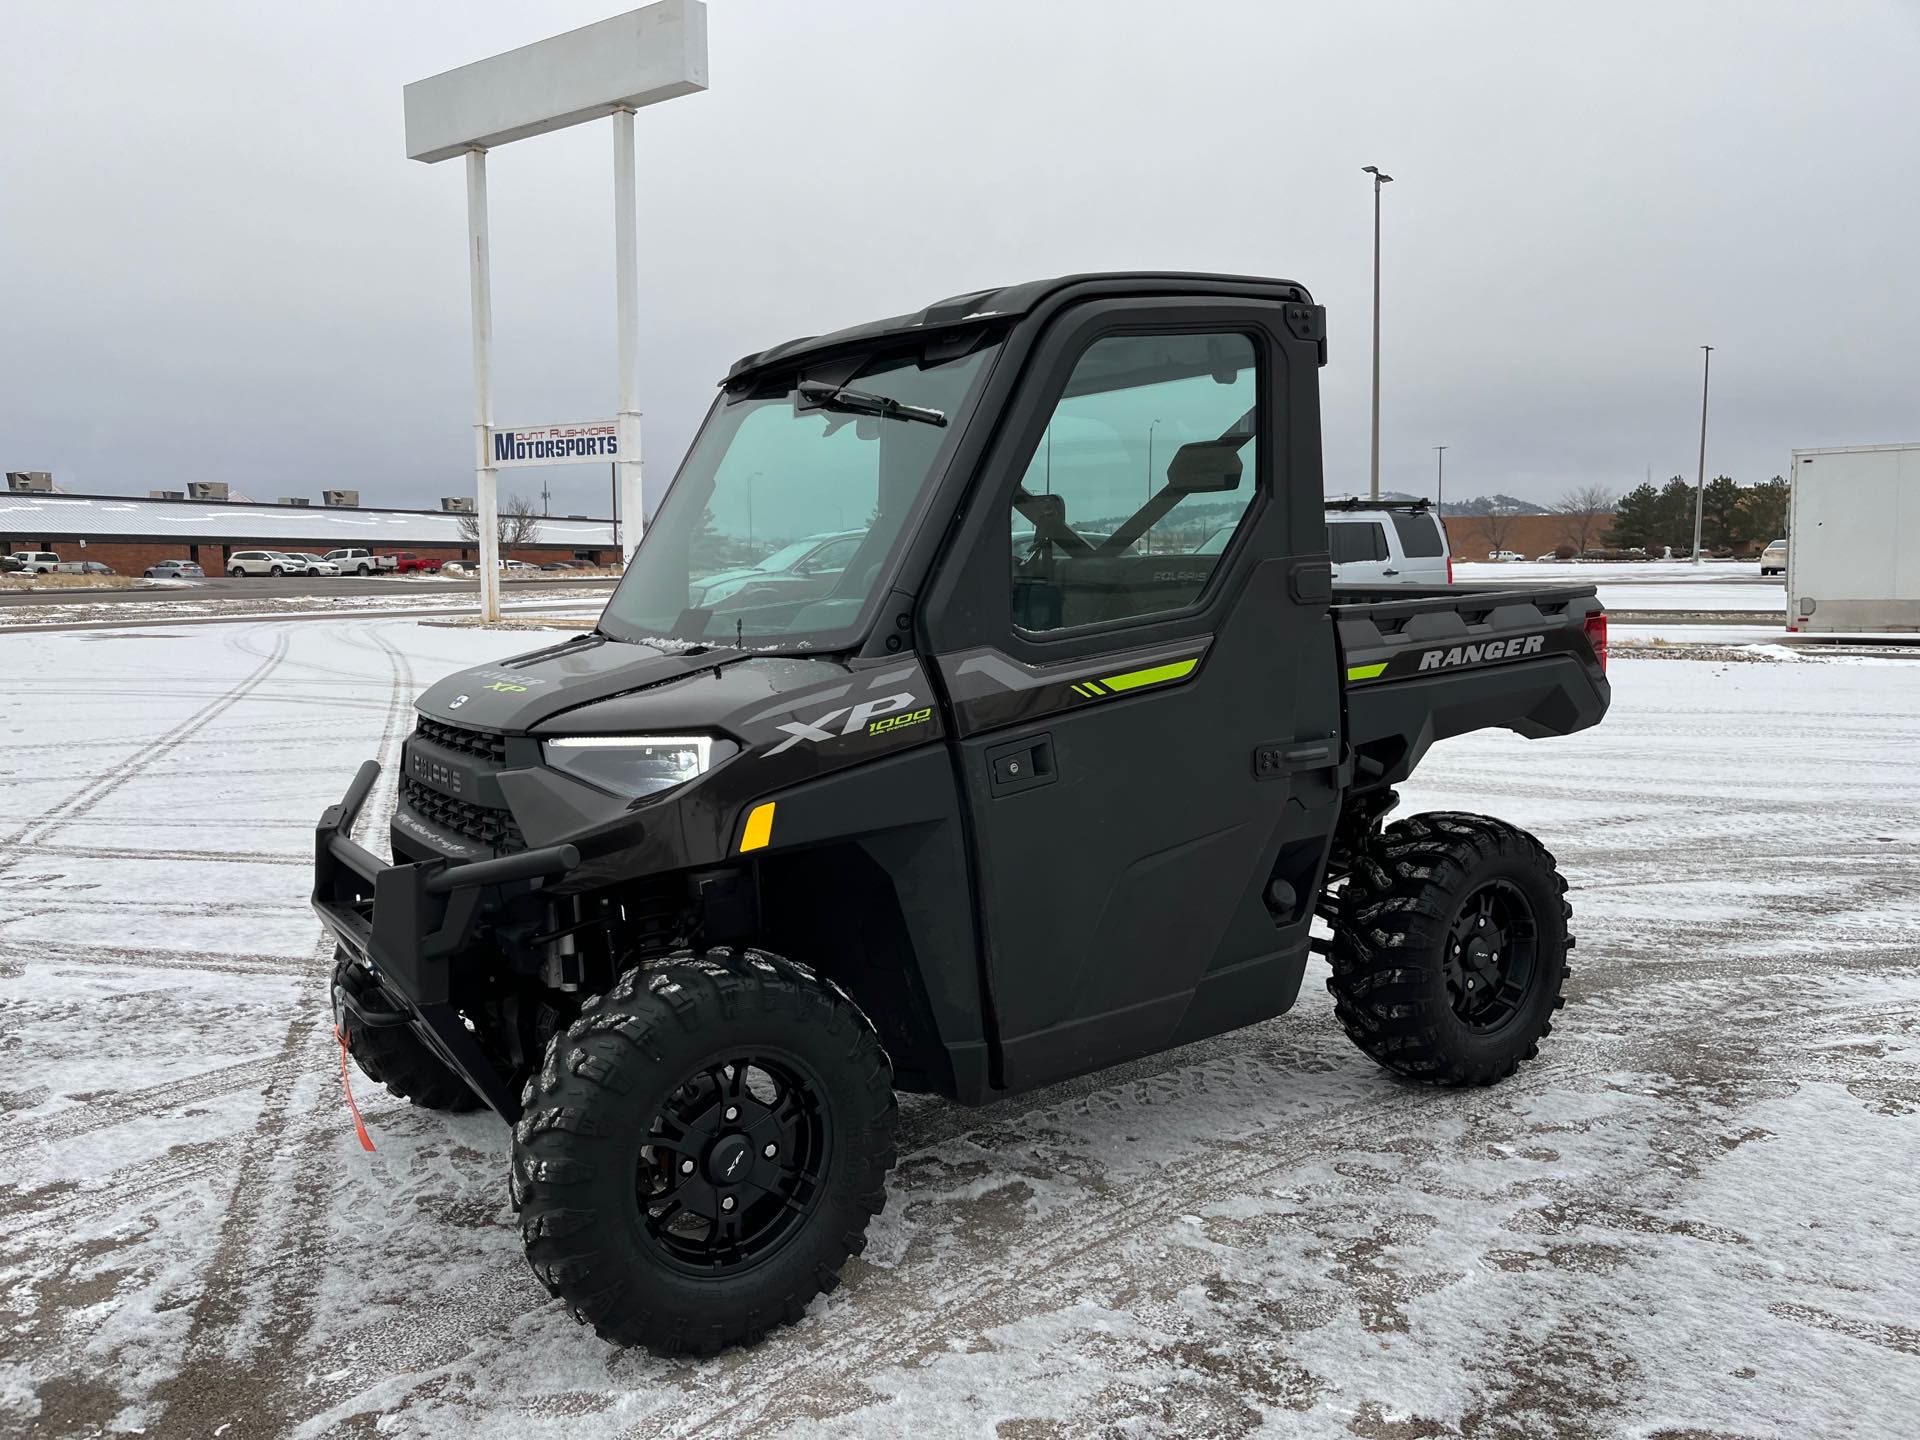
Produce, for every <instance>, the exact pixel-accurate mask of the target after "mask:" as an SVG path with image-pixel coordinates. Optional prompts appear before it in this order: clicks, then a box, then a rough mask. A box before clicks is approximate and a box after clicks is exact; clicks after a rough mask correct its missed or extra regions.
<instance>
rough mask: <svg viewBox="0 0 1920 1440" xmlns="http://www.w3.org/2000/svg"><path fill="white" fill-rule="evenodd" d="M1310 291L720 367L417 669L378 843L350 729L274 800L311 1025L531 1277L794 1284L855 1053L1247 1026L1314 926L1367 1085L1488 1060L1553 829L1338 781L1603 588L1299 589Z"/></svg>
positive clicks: (1011, 1089) (888, 1133)
mask: <svg viewBox="0 0 1920 1440" xmlns="http://www.w3.org/2000/svg"><path fill="white" fill-rule="evenodd" d="M1324 325H1325V318H1324V313H1323V311H1322V310H1321V308H1320V307H1319V306H1317V305H1315V304H1314V302H1313V300H1312V298H1311V297H1310V296H1309V295H1308V293H1307V291H1306V290H1305V289H1303V288H1302V287H1301V286H1299V285H1295V284H1291V283H1288V282H1286V281H1280V280H1262V279H1246V278H1236V277H1222V276H1205V275H1174V274H1120V275H1087V276H1075V277H1071V278H1068V279H1061V280H1050V281H1043V282H1038V283H1033V284H1025V285H1016V286H1012V287H1009V288H1006V289H1000V290H991V291H982V292H980V293H978V294H972V295H963V296H960V297H957V298H955V299H952V300H945V301H942V302H940V303H939V304H936V305H932V306H929V307H928V308H927V309H925V310H923V311H921V312H920V313H918V314H914V315H905V316H900V317H897V318H895V319H890V320H882V321H879V322H878V323H875V324H871V325H865V326H861V327H858V328H856V329H851V330H843V331H840V332H839V333H837V334H832V335H825V336H820V337H817V338H813V339H806V340H797V341H793V342H790V343H788V344H785V345H780V346H777V347H775V348H774V349H771V350H767V351H764V352H762V353H760V354H757V355H751V356H748V357H747V358H746V359H744V360H742V361H740V362H739V363H738V364H737V365H735V366H734V367H733V369H732V371H731V372H730V373H729V374H728V376H727V378H726V380H725V381H724V382H723V385H722V388H721V392H720V395H719V397H718V399H717V400H716V401H715V403H714V405H713V408H712V410H711V412H710V413H709V415H708V417H707V420H706V422H705V425H704V427H703V428H702V430H701V431H700V433H699V436H698V438H697V439H696V440H695V442H694V444H693V447H692V449H691V450H690V451H689V453H688V455H687V458H686V460H685V462H684V463H683V464H682V466H681V468H680V471H679V473H678V475H677V476H676V477H675V479H674V482H673V486H672V488H671V490H670V491H669V493H668V494H667V496H666V498H665V500H664V502H663V503H662V505H661V507H660V510H659V513H658V515H657V516H656V517H655V520H654V523H653V525H652V527H651V528H650V529H649V530H648V531H647V534H646V538H645V540H644V541H643V542H642V544H641V546H640V548H639V552H638V554H637V555H636V556H635V558H634V560H633V563H632V564H631V566H630V567H629V568H628V570H627V573H626V575H625V577H624V579H623V580H622V581H621V583H620V586H619V589H618V590H617V591H616V592H615V593H614V595H613V597H612V599H611V600H610V601H609V603H608V605H607V608H606V611H605V613H604V614H603V615H602V616H601V618H600V620H599V623H598V625H597V627H596V628H595V629H594V630H593V631H592V632H590V633H587V634H584V635H581V636H579V637H577V638H574V639H570V640H568V641H567V642H566V643H564V644H559V645H553V646H549V647H548V648H545V649H542V650H538V651H536V652H534V653H532V654H529V655H523V656H521V657H519V658H517V659H512V660H506V661H503V662H500V663H498V664H493V665H486V666H482V667H480V668H478V669H474V670H469V671H465V672H463V673H461V674H457V675H453V676H451V677H450V678H448V679H446V680H443V681H441V682H440V683H439V684H437V685H434V686H433V687H432V688H431V689H429V690H428V691H427V692H426V694H425V695H424V696H422V697H421V699H420V701H419V705H418V708H419V712H420V719H419V726H418V729H417V730H416V731H415V732H414V733H413V735H412V736H411V737H410V738H409V739H408V740H407V742H406V745H405V749H404V752H403V758H402V762H401V763H402V767H403V773H402V775H401V777H400V781H399V798H398V804H397V807H396V809H395V811H394V814H393V817H392V829H391V842H392V851H393V859H394V863H393V864H390V865H389V864H386V863H384V862H383V861H381V860H380V859H379V858H378V857H376V856H375V855H373V854H372V853H370V852H369V851H368V850H366V849H365V848H363V847H362V846H360V845H359V844H356V843H355V842H354V840H353V839H352V838H351V835H350V831H351V829H352V826H353V824H354V821H355V818H356V815H357V813H358V812H359V810H360V809H361V807H362V805H363V803H364V802H365V800H366V797H367V795H368V793H369V791H370V789H371V787H372V785H373V783H374V779H375V776H376V775H377V773H378V768H379V767H378V766H377V765H376V764H374V763H373V762H371V761H369V762H368V763H367V764H366V765H364V766H362V767H361V770H360V773H359V775H358V776H357V777H356V778H355V780H354V782H353V784H352V786H351V787H350V788H349V789H348V791H347V794H346V797H345V799H344V800H342V802H341V803H340V804H338V805H336V806H334V807H332V808H331V809H329V810H328V811H327V812H326V814H325V815H324V816H323V817H322V819H321V821H320V825H319V831H318V837H317V846H316V856H315V870H316V873H315V889H314V905H315V907H316V909H317V910H318V911H319V914H320V916H321V918H322V919H323V920H324V921H325V922H326V924H327V925H328V927H329V928H330V929H331V930H332V931H333V933H334V934H335V935H336V936H337V937H338V939H339V942H340V951H339V964H338V968H337V970H336V972H335V976H334V986H333V1001H334V1006H335V1016H336V1020H337V1022H338V1026H339V1030H340V1034H341V1036H342V1039H343V1043H344V1044H345V1045H346V1046H347V1047H348V1048H349V1049H350V1050H351V1052H352V1054H353V1056H354V1058H355V1059H356V1060H357V1061H358V1063H359V1065H360V1068H361V1069H362V1070H363V1071H364V1072H365V1073H366V1074H367V1075H368V1076H370V1077H372V1078H373V1079H374V1080H377V1081H383V1082H385V1083H386V1085H387V1086H388V1087H389V1088H390V1089H392V1090H393V1091H395V1092H396V1093H397V1094H399V1095H402V1096H404V1097H406V1098H408V1099H410V1100H412V1101H413V1102H414V1103H416V1104H419V1105H424V1106H427V1107H430V1108H436V1109H445V1110H460V1109H467V1108H471V1107H474V1106H477V1105H481V1104H484V1105H486V1106H488V1107H490V1108H491V1109H493V1110H494V1111H496V1112H497V1113H498V1114H499V1115H500V1116H501V1117H502V1118H503V1119H505V1120H507V1121H508V1122H510V1123H511V1124H512V1125H513V1127H514V1129H513V1141H512V1163H511V1173H510V1176H509V1184H510V1190H511V1195H512V1200H513V1204H514V1206H515V1207H516V1209H517V1211H518V1214H519V1217H520V1228H521V1233H522V1236H523V1239H524V1241H525V1245H526V1251H527V1255H528V1257H529V1259H530V1261H531V1262H532V1265H533V1269H534V1272H535V1274H537V1275H538V1276H539V1278H540V1280H541V1282H542V1283H543V1284H544V1285H545V1286H546V1287H547V1288H548V1290H550V1291H551V1292H552V1293H553V1294H554V1295H556V1296H558V1297H560V1298H562V1299H564V1300H565V1301H566V1302H567V1304H568V1305H569V1306H570V1307H571V1309H572V1310H573V1312H574V1313H575V1315H576V1316H578V1317H579V1318H580V1319H581V1320H582V1321H584V1322H586V1323H589V1324H591V1325H592V1326H593V1327H594V1328H595V1329H596V1330H597V1331H598V1332H599V1333H600V1334H601V1335H602V1336H604V1337H605V1338H606V1339H608V1340H610V1341H615V1342H619V1343H624V1344H643V1345H647V1346H650V1347H652V1348H654V1349H655V1350H658V1351H661V1352H666V1353H673V1352H695V1353H704V1352H710V1351H712V1350H714V1349H717V1348H718V1347H720V1346H723V1345H726V1344H730V1343H735V1342H745V1341H751V1340H754V1339H756V1338H757V1337H759V1336H760V1335H761V1334H762V1333H763V1332H765V1331H766V1330H767V1329H768V1328H769V1327H771V1326H774V1325H778V1324H780V1323H782V1322H785V1321H789V1320H792V1319H794V1318H796V1317H797V1316H799V1315H800V1313H801V1312H802V1310H803V1309H804V1307H805V1306H806V1304H807V1302H808V1301H809V1300H810V1299H811V1298H812V1297H813V1296H814V1295H815V1294H817V1293H818V1292H820V1291H822V1290H829V1289H831V1288H833V1286H834V1285H835V1284H836V1283H837V1281H838V1277H839V1272H840V1269H841V1266H842V1265H843V1263H844V1262H845V1261H846V1259H847V1257H848V1256H850V1255H852V1254H855V1253H857V1252H858V1251H859V1250H860V1249H861V1248H862V1245H863V1244H864V1235H865V1230H866V1226H867V1223H868V1220H869V1217H870V1216H872V1215H873V1214H875V1213H877V1212H878V1211H879V1210H880V1208H881V1206H882V1204H883V1203H884V1189H883V1187H884V1183H885V1179H886V1174H887V1171H888V1170H889V1168H891V1166H892V1165H893V1162H894V1150H893V1144H894V1141H893V1133H894V1113H895V1112H894V1093H895V1091H896V1090H907V1091H918V1092H931V1093H933V1094H937V1095H942V1096H945V1097H947V1098H948V1099H951V1100H955V1101H958V1102H960V1103H961V1104H966V1105H977V1104H981V1103H983V1102H986V1101H990V1100H994V1099H997V1098H1000V1097H1002V1096H1007V1095H1011V1094H1014V1093H1016V1092H1019V1091H1023V1090H1030V1089H1032V1088H1033V1087H1035V1086H1039V1085H1045V1084H1048V1083H1049V1082H1053V1081H1058V1080H1062V1079H1065V1078H1067V1077H1069V1076H1073V1075H1079V1074H1082V1073H1084V1072H1087V1071H1091V1070H1097V1069H1099V1068H1101V1067H1103V1066H1108V1065H1113V1064H1116V1063H1118V1062H1121V1061H1125V1060H1132V1059H1134V1058H1136V1057H1139V1056H1143V1055H1148V1054H1151V1053H1153V1052H1156V1051H1160V1050H1165V1049H1167V1048H1168V1047H1170V1046H1176V1045H1182V1044H1185V1043H1187V1042H1189V1041H1194V1040H1199V1039H1201V1038H1202V1037H1204V1036H1209V1035H1214V1034H1217V1033H1219V1032H1221V1031H1224V1030H1230V1029H1232V1028H1234V1027H1236V1026H1242V1025H1250V1024H1252V1023H1254V1022H1256V1021H1260V1020H1265V1019H1267V1018H1269V1017H1270V1016H1274V1015H1278V1014H1279V1013H1281V1012H1282V1011H1284V1010H1286V1009H1288V1008H1289V1007H1290V1006H1291V1005H1292V1004H1293V1001H1294V997H1295V995H1296V993H1297V992H1298V990H1299V988H1300V984H1301V977H1302V972H1303V970H1304V969H1305V966H1306V964H1307V960H1308V952H1309V951H1310V950H1312V949H1315V948H1318V949H1320V950H1322V951H1324V952H1325V953H1326V954H1327V955H1328V956H1329V958H1330V960H1331V964H1332V971H1333V973H1332V978H1331V980H1330V981H1329V982H1328V983H1329V988H1330V989H1331V990H1332V992H1333V997H1334V1002H1335V1008H1336V1013H1337V1014H1338V1016H1339V1019H1340V1021H1341V1023H1342V1025H1344V1027H1345V1028H1346V1031H1347V1033H1348V1034H1349V1035H1350V1036H1351V1037H1352V1038H1353V1040H1354V1042H1355V1043H1356V1044H1357V1045H1359V1047H1360V1048H1361V1049H1362V1050H1364V1051H1365V1052H1366V1053H1367V1054H1368V1055H1371V1056H1372V1057H1373V1058H1374V1059H1375V1060H1377V1061H1379V1062H1380V1063H1381V1064H1383V1065H1385V1066H1387V1067H1389V1068H1390V1069H1392V1070H1395V1071H1398V1072H1399V1073H1400V1074H1402V1075H1405V1076H1408V1077H1410V1078H1412V1079H1414V1080H1420V1081H1426V1082H1431V1083H1435V1084H1442V1085H1483V1084H1488V1083H1490V1082H1492V1081H1495V1080H1498V1079H1500V1078H1501V1077H1502V1076H1504V1075H1507V1074H1510V1073H1511V1072H1512V1071H1513V1069H1514V1067H1515V1066H1516V1065H1517V1064H1518V1063H1520V1062H1521V1061H1522V1060H1525V1059H1527V1058H1529V1057H1531V1056H1533V1055H1534V1053H1535V1050H1536V1047H1537V1045H1538V1042H1539V1041H1540V1039H1541V1037H1543V1036H1545V1035H1546V1034H1547V1033H1548V1031H1549V1030H1550V1028H1551V1025H1550V1021H1551V1018H1552V1015H1553V1012H1554V1011H1555V1009H1556V1008H1557V1007H1558V1006H1559V1005H1560V1003H1561V998H1560V991H1561V984H1562V981H1563V978H1564V977H1565V975H1566V973H1567V971H1566V964H1565V962H1566V957H1567V954H1568V952H1569V951H1570V950H1571V949H1572V947H1573V940H1572V937H1571V936H1570V935H1569V934H1568V933H1567V920H1568V916H1569V913H1570V912H1569V909H1568V907H1567V905H1566V903H1565V900H1564V898H1563V892H1564V891H1565V889H1566V886H1565V884H1564V883H1563V882H1562V880H1561V879H1560V877H1559V875H1558V873H1557V872H1556V871H1555V868H1554V862H1553V857H1552V856H1550V855H1549V854H1548V853H1547V852H1546V850H1545V849H1543V848H1542V847H1541V845H1540V844H1539V842H1538V841H1536V840H1534V839H1533V838H1532V837H1531V836H1529V835H1527V834H1526V833H1524V832H1523V831H1520V830H1517V829H1515V828H1514V827H1512V826H1510V825H1506V824H1503V823H1501V822H1500V821H1498V820H1491V819H1487V818H1484V817H1481V816H1476V815H1463V814H1435V815H1424V816H1418V817H1415V818H1413V819H1410V820H1405V821H1401V822H1400V823H1398V824H1395V825H1391V826H1386V825H1383V817H1384V816H1385V815H1386V814H1387V812H1388V811H1389V810H1390V809H1391V808H1392V806H1393V804H1394V793H1393V787H1394V785H1395V784H1397V783H1398V782H1400V781H1402V780H1404V779H1405V778H1406V777H1407V775H1408V773H1409V772H1410V771H1411V770H1412V768H1413V766H1414V765H1415V763H1416V762H1417V761H1418V760H1419V759H1420V757H1421V756H1422V755H1423V754H1424V753H1425V752H1426V750H1427V747H1428V746H1430V745H1432V744H1433V743H1434V742H1435V741H1437V740H1444V739H1446V738H1447V737H1449V736H1452V735H1457V734H1460V733H1462V732H1464V731H1468V730H1473V729H1477V728H1481V727H1487V726H1501V727H1506V728H1508V729H1511V730H1515V731H1518V732H1519V733H1520V734H1522V735H1526V736H1545V735H1564V734H1567V733H1569V732H1571V731H1575V730H1579V729H1581V728H1583V727H1585V726H1588V725H1592V724H1594V723H1595V722H1596V721H1598V720H1599V719H1600V717H1601V716H1602V714H1603V713H1604V712H1605V710H1606V708H1607V703H1608V698H1609V690H1608V685H1607V681H1606V678H1605V675H1604V669H1605V659H1606V650H1605V638H1606V621H1605V617H1604V614H1603V612H1602V610H1601V607H1600V605H1599V603H1598V602H1597V601H1596V599H1595V598H1594V591H1593V587H1592V586H1561V587H1556V588H1552V589H1541V590H1532V591H1515V590H1500V591H1478V592H1476V591H1474V590H1471V589H1468V588H1466V587H1453V586H1436V587H1428V588H1421V587H1408V586H1396V587H1393V588H1392V589H1389V590H1383V591H1381V592H1378V593H1369V592H1366V591H1362V590H1356V591H1352V592H1348V591H1346V590H1344V589H1343V590H1341V591H1339V592H1336V591H1335V589H1334V587H1333V585H1332V584H1331V571H1330V568H1329V564H1328V555H1327V526H1326V521H1325V519H1324V518H1323V510H1322V503H1321V490H1322V486H1321V467H1320V412H1319V397H1318V387H1317V381H1318V374H1317V372H1318V368H1319V367H1320V366H1321V365H1322V364H1324V363H1325V359H1326V342H1325V338H1324V337H1325V328H1324ZM1223 529H1225V530H1226V531H1227V532H1228V536H1227V538H1226V539H1225V540H1224V542H1223V541H1221V540H1218V539H1214V538H1213V537H1215V536H1217V535H1218V533H1219V532H1220V531H1221V530H1223ZM821 535H833V536H835V537H836V538H837V539H839V540H842V541H844V542H845V543H841V544H837V545H835V546H823V547H822V548H821V552H820V553H821V555H822V556H823V557H826V558H825V559H824V560H822V561H821V562H820V563H815V562H814V560H813V559H812V557H809V559H808V560H807V561H806V562H804V563H803V564H802V565H801V566H799V567H797V568H794V569H792V570H791V571H790V570H788V569H784V568H779V567H776V569H777V570H778V573H777V574H776V575H775V581H777V583H773V582H769V583H767V584H764V585H760V584H756V583H755V581H754V578H753V574H754V567H755V566H756V563H757V562H758V561H760V560H762V559H764V558H766V557H767V556H768V554H769V553H770V552H774V551H776V550H778V549H780V548H781V547H782V546H785V545H787V544H789V543H790V542H794V541H796V540H798V539H801V538H803V537H819V536H821ZM829 551H831V552H832V553H831V554H829ZM723 571H725V572H728V573H732V574H734V575H735V576H736V578H738V577H739V576H740V575H741V574H742V573H744V575H745V579H744V581H741V582H740V583H734V582H732V581H730V582H728V583H727V584H726V585H724V586H707V585H705V584H703V583H702V582H703V580H704V578H705V577H707V576H710V575H714V574H718V573H720V572H723ZM770 573H772V572H770ZM710 594H717V595H719V596H720V597H721V598H717V599H709V598H708V597H709V595H710ZM1316 916H1319V917H1321V918H1322V919H1324V920H1325V921H1326V922H1327V925H1328V926H1329V927H1330V929H1331V938H1330V939H1329V938H1322V937H1318V936H1316V935H1314V934H1312V933H1311V928H1310V927H1311V926H1312V924H1313V921H1314V919H1315V917H1316Z"/></svg>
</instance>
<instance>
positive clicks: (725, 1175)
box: [707, 1131, 753, 1185]
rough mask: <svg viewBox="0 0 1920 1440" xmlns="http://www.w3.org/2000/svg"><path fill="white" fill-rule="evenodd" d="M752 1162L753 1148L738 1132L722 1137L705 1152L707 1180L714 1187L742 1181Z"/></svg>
mask: <svg viewBox="0 0 1920 1440" xmlns="http://www.w3.org/2000/svg"><path fill="white" fill-rule="evenodd" d="M752 1161H753V1148H752V1146H751V1145H750V1144H749V1143H748V1141H747V1137H746V1136H744V1135H742V1134H740V1133H739V1132H738V1131H734V1132H732V1133H731V1134H727V1135H722V1136H721V1137H720V1138H719V1139H718V1140H716V1141H714V1142H713V1146H712V1148H711V1149H709V1150H708V1151H707V1179H709V1180H711V1181H712V1182H713V1183H714V1184H715V1185H731V1184H733V1183H734V1182H735V1181H736V1180H744V1179H745V1178H746V1172H747V1170H748V1168H749V1166H750V1165H751V1164H752Z"/></svg>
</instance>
